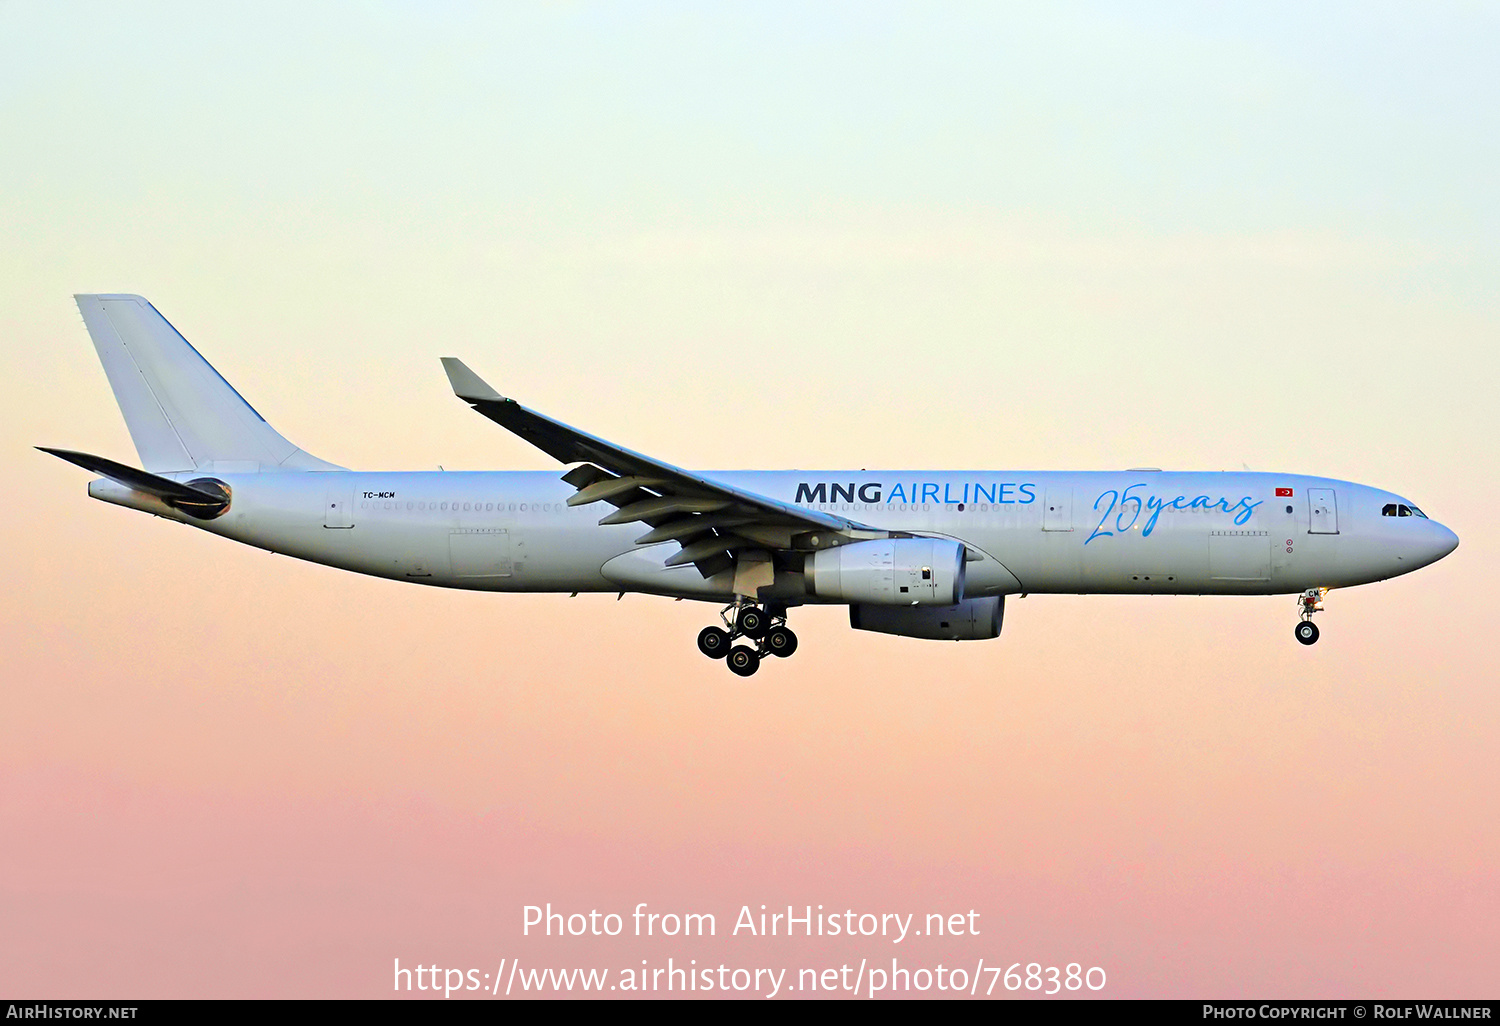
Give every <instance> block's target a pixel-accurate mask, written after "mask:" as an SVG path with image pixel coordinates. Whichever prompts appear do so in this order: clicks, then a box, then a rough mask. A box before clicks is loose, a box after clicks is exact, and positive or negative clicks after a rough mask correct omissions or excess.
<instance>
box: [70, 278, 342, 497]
mask: <svg viewBox="0 0 1500 1026" xmlns="http://www.w3.org/2000/svg"><path fill="white" fill-rule="evenodd" d="M73 298H74V299H76V300H77V301H78V310H79V312H80V313H82V314H83V323H84V324H85V325H87V326H88V329H89V336H90V337H91V338H92V339H93V340H94V348H95V349H96V350H98V352H99V362H101V363H102V364H104V373H105V374H106V375H108V376H109V384H110V387H111V388H113V389H114V392H115V401H116V402H118V403H119V404H120V412H121V413H122V414H124V416H125V425H126V426H127V427H128V428H129V429H130V437H131V439H132V440H133V441H134V442H135V448H136V451H137V452H138V453H140V457H141V464H142V465H143V466H144V467H145V468H146V469H147V470H149V471H154V472H162V471H174V470H202V471H218V472H220V473H253V472H256V471H261V470H342V469H343V468H342V467H338V466H335V465H334V464H332V463H325V462H324V461H323V460H320V459H318V458H317V457H316V456H311V455H309V454H308V453H306V452H304V451H302V450H301V449H299V448H298V447H297V446H295V445H293V444H292V443H291V442H289V441H287V440H286V439H285V438H283V437H282V436H281V435H280V434H279V433H277V431H276V429H275V428H273V427H271V425H270V424H267V423H266V419H265V418H264V417H262V416H261V415H260V414H259V413H256V412H255V408H254V407H252V406H251V405H250V404H249V403H247V402H246V401H245V399H244V397H243V396H241V395H240V394H239V393H238V392H236V391H235V390H234V387H233V386H232V385H230V384H229V382H227V381H225V380H224V379H223V378H222V377H221V376H220V375H219V372H218V371H216V370H214V369H213V367H212V366H210V365H209V362H208V361H207V360H205V359H204V358H203V357H202V356H201V355H199V353H198V350H196V349H194V348H193V347H192V345H191V344H190V343H189V342H188V340H187V339H185V338H183V337H182V336H181V335H179V334H178V333H177V329H176V328H174V327H172V325H171V324H169V323H168V322H167V319H166V318H165V317H163V316H162V315H161V314H160V313H158V312H157V310H156V307H154V306H152V305H151V304H150V303H148V302H146V300H144V299H142V298H141V297H140V296H74V297H73Z"/></svg>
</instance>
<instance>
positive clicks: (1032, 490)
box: [1021, 484, 1036, 506]
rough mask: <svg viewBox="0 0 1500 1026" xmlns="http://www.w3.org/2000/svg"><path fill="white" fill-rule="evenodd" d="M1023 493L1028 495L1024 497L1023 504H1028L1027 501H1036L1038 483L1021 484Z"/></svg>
mask: <svg viewBox="0 0 1500 1026" xmlns="http://www.w3.org/2000/svg"><path fill="white" fill-rule="evenodd" d="M1021 494H1022V495H1024V496H1026V498H1024V499H1022V500H1021V504H1022V505H1023V506H1024V505H1026V504H1027V503H1030V502H1035V501H1036V485H1029V484H1023V485H1022V486H1021Z"/></svg>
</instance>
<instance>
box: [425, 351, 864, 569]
mask: <svg viewBox="0 0 1500 1026" xmlns="http://www.w3.org/2000/svg"><path fill="white" fill-rule="evenodd" d="M443 368H444V370H446V371H447V372H448V380H449V382H450V383H451V384H452V385H453V392H454V394H455V395H457V396H458V397H459V398H460V399H462V400H464V402H467V403H469V404H470V405H471V406H473V407H474V409H476V410H478V411H479V412H480V413H482V414H484V415H485V416H486V417H488V418H489V419H490V420H493V421H494V422H495V423H497V424H499V425H500V426H501V427H503V428H505V429H506V430H508V431H511V432H513V433H514V434H517V435H519V436H520V437H522V438H524V439H525V440H526V441H528V442H530V443H531V444H532V445H534V446H536V447H537V448H538V449H540V450H542V451H543V452H545V453H547V455H549V456H551V457H552V458H553V459H556V460H558V461H559V462H562V463H576V464H578V466H576V467H574V468H572V469H571V470H569V471H568V472H567V473H566V474H564V475H563V476H562V479H563V480H564V481H566V482H567V483H568V484H570V485H572V486H573V487H574V488H576V489H578V491H577V492H575V493H574V494H573V495H572V496H570V497H569V498H568V505H569V506H582V505H587V504H588V503H591V502H608V503H609V504H610V505H613V506H614V507H616V509H615V511H614V512H613V513H610V514H608V515H606V516H605V517H603V518H602V519H601V520H600V521H599V523H600V525H607V524H626V523H631V522H633V521H639V522H641V523H644V524H646V525H648V526H649V527H650V528H651V530H649V531H647V532H646V533H645V534H643V535H641V537H639V538H637V539H636V544H638V545H653V544H656V543H658V542H664V541H676V542H678V543H680V544H681V546H682V548H681V549H680V550H679V551H678V552H677V553H676V554H674V555H673V556H671V557H670V558H669V559H667V561H666V565H667V566H681V565H684V564H687V563H692V564H694V565H695V566H697V567H698V570H699V572H700V573H702V574H703V576H704V577H711V576H713V575H714V574H716V573H720V572H722V571H724V570H727V569H729V568H730V567H731V566H734V565H736V559H735V554H736V553H738V552H741V551H742V550H761V552H762V553H764V552H766V551H769V552H776V553H784V552H795V551H808V552H810V551H813V550H815V549H818V548H823V547H827V546H828V545H829V544H839V543H841V542H843V541H846V540H848V539H850V538H883V537H886V535H887V532H885V531H883V530H879V529H876V528H872V527H869V526H868V525H865V524H861V523H858V522H856V521H853V520H850V519H848V518H847V517H841V516H836V515H834V514H831V513H824V512H821V511H819V510H813V509H805V508H803V507H800V506H797V505H794V504H792V503H789V502H782V501H781V500H779V499H772V498H769V497H768V496H764V495H758V494H756V493H754V492H748V491H745V490H744V489H741V488H735V487H733V486H731V485H728V484H724V483H723V482H720V481H715V480H713V479H712V478H707V477H704V476H702V475H701V474H695V473H693V472H692V471H689V470H683V469H682V468H681V467H675V466H673V465H672V464H670V463H663V462H662V461H660V460H656V459H652V458H651V457H650V456H645V455H642V454H641V453H638V452H635V451H633V450H631V449H626V448H625V447H623V446H619V445H615V444H614V443H613V442H607V441H605V440H604V439H602V438H598V437H596V436H594V435H591V434H588V433H586V432H583V431H579V430H578V429H577V428H573V427H569V426H568V425H566V424H564V423H562V422H560V421H556V420H553V419H552V418H551V417H547V416H544V415H543V414H540V413H537V412H536V411H534V410H528V409H527V408H526V407H524V406H522V405H521V404H520V403H518V402H516V401H515V400H514V399H507V398H506V397H505V396H502V395H501V394H500V393H498V392H496V391H495V390H494V389H493V388H491V387H490V386H489V385H488V384H486V383H485V382H484V380H483V379H481V378H480V377H479V375H477V374H475V373H474V372H473V371H472V370H470V369H469V368H468V367H467V366H465V365H464V363H463V362H462V361H460V360H456V359H454V358H452V357H446V356H445V357H443ZM748 554H749V553H748V551H747V555H748ZM754 561H755V562H760V563H765V564H766V565H767V567H769V563H770V561H769V560H768V559H765V558H764V557H762V558H760V559H756V560H754ZM797 569H799V570H800V569H801V567H800V564H799V565H798V566H797ZM764 583H767V584H769V583H770V581H769V580H767V581H765V582H764Z"/></svg>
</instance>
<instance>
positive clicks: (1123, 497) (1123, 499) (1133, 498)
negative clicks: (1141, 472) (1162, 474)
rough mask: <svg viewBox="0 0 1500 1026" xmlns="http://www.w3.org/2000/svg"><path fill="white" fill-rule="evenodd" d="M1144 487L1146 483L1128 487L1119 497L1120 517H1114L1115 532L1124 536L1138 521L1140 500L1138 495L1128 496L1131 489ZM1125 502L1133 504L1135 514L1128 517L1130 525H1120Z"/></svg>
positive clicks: (1123, 516)
mask: <svg viewBox="0 0 1500 1026" xmlns="http://www.w3.org/2000/svg"><path fill="white" fill-rule="evenodd" d="M1144 487H1146V483H1145V482H1144V481H1142V482H1140V483H1139V484H1133V485H1130V486H1129V487H1127V488H1126V489H1125V493H1124V494H1123V495H1121V496H1120V515H1119V516H1117V517H1115V530H1116V531H1119V532H1120V533H1121V534H1124V533H1125V532H1126V531H1128V530H1130V529H1131V528H1132V527H1134V526H1135V522H1136V521H1137V520H1138V519H1140V515H1141V499H1140V496H1138V495H1131V494H1130V489H1131V488H1144ZM1127 502H1133V503H1135V512H1134V513H1132V514H1131V515H1130V523H1128V524H1123V523H1121V521H1122V520H1124V519H1125V508H1124V507H1125V504H1126V503H1127Z"/></svg>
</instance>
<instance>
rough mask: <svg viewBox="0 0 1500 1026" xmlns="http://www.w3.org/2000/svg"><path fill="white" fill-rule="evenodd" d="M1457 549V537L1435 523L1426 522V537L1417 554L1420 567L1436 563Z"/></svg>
mask: <svg viewBox="0 0 1500 1026" xmlns="http://www.w3.org/2000/svg"><path fill="white" fill-rule="evenodd" d="M1456 548H1458V535H1456V534H1454V533H1453V532H1452V531H1450V530H1448V528H1446V527H1444V526H1443V525H1442V524H1439V523H1437V522H1436V521H1429V522H1428V530H1427V537H1426V538H1424V539H1423V541H1422V550H1421V552H1420V553H1419V554H1418V557H1417V558H1418V559H1420V560H1421V561H1422V562H1421V565H1422V566H1426V565H1427V564H1428V563H1436V562H1437V561H1438V560H1440V559H1442V558H1443V557H1444V556H1446V555H1447V554H1448V553H1450V552H1452V551H1453V550H1454V549H1456Z"/></svg>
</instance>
